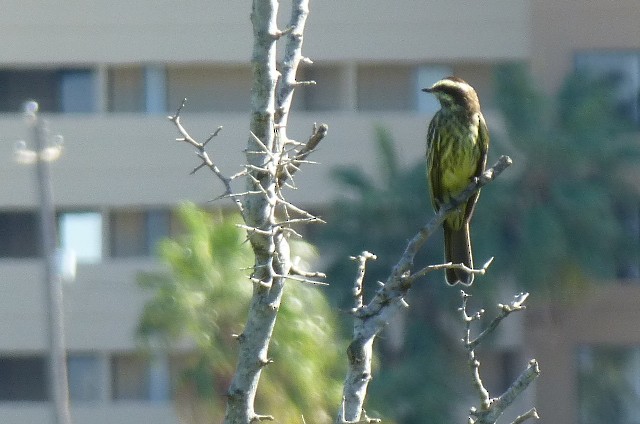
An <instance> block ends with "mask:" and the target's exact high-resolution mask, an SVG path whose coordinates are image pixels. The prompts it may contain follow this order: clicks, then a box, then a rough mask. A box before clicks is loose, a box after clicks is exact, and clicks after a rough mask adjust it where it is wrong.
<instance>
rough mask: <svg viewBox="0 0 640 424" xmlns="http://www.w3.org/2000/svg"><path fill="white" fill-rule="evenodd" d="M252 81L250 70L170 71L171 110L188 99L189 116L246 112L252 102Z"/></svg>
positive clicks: (201, 67)
mask: <svg viewBox="0 0 640 424" xmlns="http://www.w3.org/2000/svg"><path fill="white" fill-rule="evenodd" d="M251 80H252V77H251V68H250V67H248V66H211V65H209V66H208V65H202V64H200V65H190V66H175V67H169V68H168V69H167V74H166V82H167V93H168V101H169V105H168V107H169V109H170V110H175V109H176V108H177V107H178V106H179V105H180V102H182V99H184V98H185V97H186V98H187V99H188V100H189V101H188V103H187V108H188V110H189V111H190V112H207V113H210V112H246V111H247V110H248V108H249V106H250V100H251V98H250V95H251Z"/></svg>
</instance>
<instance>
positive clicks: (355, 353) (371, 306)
mask: <svg viewBox="0 0 640 424" xmlns="http://www.w3.org/2000/svg"><path fill="white" fill-rule="evenodd" d="M509 165H511V159H510V158H509V157H508V156H502V157H501V158H500V159H499V160H498V162H496V164H495V165H494V166H493V167H491V168H489V169H487V170H486V171H485V172H484V173H483V174H482V175H481V176H480V177H479V178H477V179H475V180H474V181H472V182H471V183H470V184H469V185H468V186H467V188H466V189H465V190H464V192H462V193H461V194H460V196H458V197H456V198H455V199H453V200H452V201H451V202H450V203H449V204H448V205H445V206H444V207H443V208H441V209H440V211H439V212H438V213H437V214H436V215H435V216H434V217H433V218H432V219H431V220H430V221H429V222H428V223H427V224H426V225H425V226H424V227H422V228H421V229H420V230H419V231H418V233H417V234H416V235H415V236H414V237H413V238H412V239H411V240H410V241H409V243H408V244H407V246H406V248H405V251H404V253H403V254H402V256H401V257H400V260H399V261H398V263H397V264H396V265H395V266H394V267H393V269H392V270H391V273H390V275H389V277H388V278H387V280H386V282H385V283H384V284H383V285H382V287H380V288H379V289H378V290H377V291H376V294H375V296H374V297H373V299H371V301H370V302H369V303H368V304H367V305H366V306H361V303H362V300H361V298H360V299H358V298H356V305H357V306H358V307H357V312H356V313H354V330H353V334H354V337H353V340H352V342H351V344H350V345H349V348H348V349H347V358H348V359H349V369H348V371H347V376H346V378H345V384H344V391H343V398H344V402H343V405H342V407H341V409H340V410H339V411H338V417H337V419H336V423H342V422H345V421H346V422H358V420H359V419H360V417H361V413H362V408H363V405H364V400H365V396H366V391H367V386H368V383H369V380H370V379H371V359H372V357H373V352H372V346H373V341H374V339H375V337H376V336H377V335H378V334H379V333H380V331H382V330H383V329H384V328H385V327H386V325H387V323H388V322H389V321H390V320H391V319H392V317H393V316H394V315H395V314H396V313H397V312H398V311H400V310H402V309H405V308H406V307H407V304H406V302H405V300H404V296H405V295H406V294H407V292H408V290H409V289H410V288H411V286H412V284H413V282H415V281H416V278H412V277H411V268H412V267H413V260H414V258H415V255H416V254H417V252H418V251H419V250H420V248H421V247H422V246H423V245H424V243H425V242H426V241H427V239H428V238H429V237H431V235H432V234H433V233H434V232H435V231H436V230H437V229H438V228H439V227H440V225H441V224H442V222H443V221H444V219H445V217H446V215H447V214H448V213H449V212H451V211H453V210H454V209H455V208H456V207H458V206H459V205H460V204H462V203H463V202H465V201H466V200H467V199H468V198H469V196H471V195H472V194H473V193H475V192H476V191H477V190H479V189H480V188H481V187H483V186H485V185H486V184H488V183H490V182H491V181H493V180H495V178H497V177H498V175H500V173H501V172H502V171H504V170H505V169H506V168H507V167H508V166H509ZM447 266H458V265H455V264H451V265H447ZM487 266H488V265H487ZM419 272H420V271H419ZM354 296H361V289H360V288H357V289H355V290H354Z"/></svg>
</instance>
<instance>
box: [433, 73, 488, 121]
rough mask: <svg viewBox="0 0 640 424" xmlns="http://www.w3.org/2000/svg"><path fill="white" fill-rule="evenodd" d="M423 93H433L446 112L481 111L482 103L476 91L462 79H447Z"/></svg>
mask: <svg viewBox="0 0 640 424" xmlns="http://www.w3.org/2000/svg"><path fill="white" fill-rule="evenodd" d="M422 91H424V92H426V93H431V94H433V95H434V96H436V98H437V99H438V101H439V102H440V106H442V108H443V109H446V110H452V111H453V110H466V111H469V112H479V111H480V101H479V100H478V95H477V94H476V91H475V90H474V89H473V87H471V86H470V85H469V84H467V82H466V81H464V80H463V79H461V78H458V77H453V76H451V77H446V78H443V79H441V80H440V81H438V82H436V83H435V84H433V85H432V86H431V87H429V88H423V89H422Z"/></svg>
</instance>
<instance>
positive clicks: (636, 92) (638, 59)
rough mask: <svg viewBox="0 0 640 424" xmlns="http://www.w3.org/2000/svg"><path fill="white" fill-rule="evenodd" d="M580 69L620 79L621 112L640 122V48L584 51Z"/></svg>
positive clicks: (578, 62)
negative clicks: (635, 49) (634, 49)
mask: <svg viewBox="0 0 640 424" xmlns="http://www.w3.org/2000/svg"><path fill="white" fill-rule="evenodd" d="M575 66H576V70H577V71H580V72H585V73H587V74H588V75H591V76H593V77H604V78H610V79H612V80H613V82H615V83H617V97H618V101H619V107H620V111H621V113H622V114H623V115H624V116H626V117H628V118H630V119H631V120H632V121H633V122H635V123H636V124H638V125H640V51H611V52H597V51H596V52H580V53H578V54H576V57H575Z"/></svg>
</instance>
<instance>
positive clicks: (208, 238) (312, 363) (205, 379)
mask: <svg viewBox="0 0 640 424" xmlns="http://www.w3.org/2000/svg"><path fill="white" fill-rule="evenodd" d="M178 212H179V216H180V219H181V221H182V224H183V226H184V228H185V230H186V231H185V233H184V234H183V235H182V236H181V237H179V238H177V239H166V240H164V241H162V243H161V244H160V246H159V253H160V257H161V259H162V260H163V262H165V263H166V264H167V265H168V271H167V272H164V273H152V274H141V275H140V277H139V283H140V285H141V286H142V287H144V288H146V289H148V290H150V291H152V292H153V297H152V298H151V300H150V301H149V302H148V303H147V305H146V307H145V309H144V312H143V314H142V317H141V319H140V324H139V334H140V335H141V337H142V338H143V339H144V340H147V341H152V342H155V341H157V340H158V339H159V338H160V339H161V340H164V341H166V342H167V343H171V342H175V341H180V340H182V339H184V338H186V339H188V340H192V341H193V342H195V344H196V346H197V351H196V353H195V355H194V357H193V361H192V363H191V364H190V366H189V367H188V368H187V369H186V371H185V373H184V374H183V379H182V384H183V385H184V386H185V387H188V389H189V390H190V391H191V392H195V393H197V395H198V396H199V397H200V398H203V399H207V402H208V403H210V404H211V405H213V407H212V410H213V411H214V412H213V416H214V417H213V418H212V417H209V418H208V419H212V420H213V421H212V422H216V421H217V422H219V421H220V419H219V418H220V417H221V414H223V413H224V410H223V406H224V405H223V403H224V394H225V390H226V388H227V386H228V384H229V382H230V379H231V377H232V374H233V371H234V368H235V358H237V342H236V340H235V339H234V338H233V337H232V335H233V334H240V333H241V332H242V325H243V323H244V321H245V319H246V309H247V307H248V304H249V301H250V297H251V292H252V287H251V283H250V281H249V279H248V278H247V273H248V271H247V269H248V268H249V267H250V265H251V264H252V258H253V257H252V252H251V250H250V247H249V244H248V243H246V242H245V241H246V235H245V234H244V231H242V230H240V229H239V228H238V227H237V226H236V225H235V223H236V222H237V220H233V219H224V220H223V219H220V218H218V219H215V218H214V217H213V216H212V215H211V214H209V213H207V212H205V211H203V210H200V209H198V208H197V207H196V206H194V205H192V204H185V205H183V206H182V207H181V208H180V209H179V211H178ZM292 251H293V252H294V253H296V252H297V253H298V254H302V255H304V256H305V257H303V260H304V259H305V258H306V259H311V258H310V254H311V253H312V252H313V248H312V247H310V246H309V245H306V244H300V243H292ZM301 252H302V253H301ZM333 315H334V314H333V312H332V311H331V310H330V307H329V304H328V302H327V301H326V299H325V297H324V295H323V294H322V292H321V291H320V290H319V289H317V288H316V287H310V286H307V285H304V284H302V283H299V282H294V281H292V282H289V283H288V286H287V289H286V291H285V295H284V297H283V301H282V304H281V308H280V312H279V319H278V322H277V324H276V328H275V329H274V336H273V339H272V345H271V349H270V358H272V359H273V360H274V363H273V364H272V365H269V366H268V367H267V368H266V369H265V371H264V378H263V379H262V381H261V386H260V392H259V399H258V400H257V405H258V407H260V408H264V410H265V411H269V412H270V413H271V412H272V413H274V415H275V416H276V417H277V419H278V421H279V422H299V420H300V416H301V415H302V414H304V415H305V416H308V417H313V418H314V422H318V423H320V422H329V421H330V417H331V416H332V415H333V414H334V413H335V408H336V405H339V401H340V390H341V379H342V376H343V375H344V374H343V372H342V370H340V367H339V366H338V364H341V363H342V362H343V361H341V358H342V354H341V352H342V351H343V350H344V348H346V343H344V342H343V341H342V340H340V337H339V336H338V334H337V333H336V331H335V327H336V324H335V322H334V320H333V318H332V317H333Z"/></svg>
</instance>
